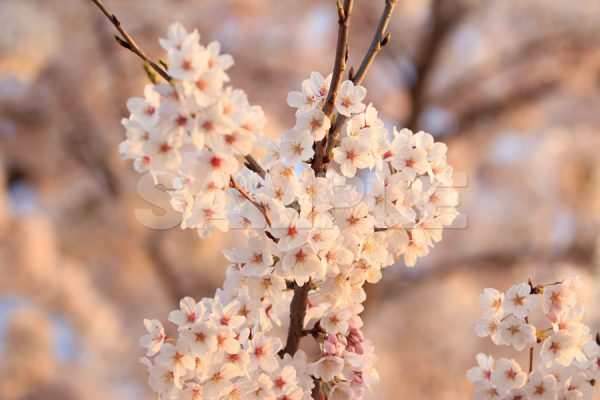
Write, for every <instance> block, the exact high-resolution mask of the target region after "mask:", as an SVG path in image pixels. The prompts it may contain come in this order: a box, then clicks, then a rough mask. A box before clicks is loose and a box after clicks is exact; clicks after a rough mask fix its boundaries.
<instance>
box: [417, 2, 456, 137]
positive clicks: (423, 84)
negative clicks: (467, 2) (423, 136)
mask: <svg viewBox="0 0 600 400" xmlns="http://www.w3.org/2000/svg"><path fill="white" fill-rule="evenodd" d="M465 15H467V9H466V7H465V6H463V5H461V4H459V3H458V2H456V1H454V0H451V1H447V0H433V4H432V8H431V31H430V33H429V35H426V36H425V39H424V40H423V43H421V45H420V46H418V48H420V49H422V51H421V53H420V54H418V55H417V56H416V57H415V61H414V64H415V72H416V77H415V82H413V84H412V86H411V87H410V99H411V103H412V107H411V111H410V114H409V116H408V118H407V120H406V123H405V126H406V127H407V128H409V129H411V130H413V131H416V130H417V129H418V127H419V126H418V124H419V117H420V116H421V112H422V111H423V109H424V106H425V104H426V90H427V85H428V83H429V78H430V76H431V73H432V72H433V71H434V70H435V67H436V65H435V64H436V61H437V59H438V56H439V53H440V52H441V50H442V46H443V44H444V43H445V41H446V39H447V37H448V36H449V35H450V33H451V32H452V31H453V30H454V28H455V27H456V26H457V25H458V24H459V22H460V21H461V20H462V19H463V18H464V16H465Z"/></svg>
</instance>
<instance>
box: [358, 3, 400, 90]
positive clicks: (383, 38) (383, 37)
mask: <svg viewBox="0 0 600 400" xmlns="http://www.w3.org/2000/svg"><path fill="white" fill-rule="evenodd" d="M397 4H398V0H386V2H385V8H384V9H383V14H381V18H380V19H379V24H377V29H376V30H375V35H373V40H372V41H371V46H369V50H367V53H366V54H365V57H364V58H363V60H362V63H361V64H360V67H359V68H358V71H356V74H355V75H354V79H353V82H354V84H356V85H360V84H361V83H362V81H363V79H364V78H365V75H366V74H367V72H368V71H369V68H371V64H373V60H375V57H377V54H379V52H380V51H381V48H382V47H384V46H385V45H386V44H387V43H388V42H389V40H390V38H391V34H390V33H389V32H388V33H386V31H387V27H388V25H389V23H390V19H391V17H392V13H393V12H394V8H396V5H397Z"/></svg>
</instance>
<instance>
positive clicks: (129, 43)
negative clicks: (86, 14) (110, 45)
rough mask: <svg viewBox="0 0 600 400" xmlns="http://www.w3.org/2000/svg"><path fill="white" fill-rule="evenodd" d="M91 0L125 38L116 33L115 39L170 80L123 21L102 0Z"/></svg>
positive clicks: (165, 78)
mask: <svg viewBox="0 0 600 400" xmlns="http://www.w3.org/2000/svg"><path fill="white" fill-rule="evenodd" d="M91 1H92V3H94V4H95V5H96V6H97V7H98V8H99V9H100V11H102V13H103V14H104V15H106V18H108V20H109V21H110V22H111V23H112V24H113V25H114V26H115V28H116V29H117V31H118V32H119V33H120V34H121V35H122V36H123V38H124V39H123V38H121V37H119V36H116V35H115V39H116V40H117V42H118V43H119V44H120V45H121V46H123V47H125V48H126V49H128V50H130V51H131V52H133V53H134V54H136V55H137V56H138V57H140V58H141V59H142V60H144V61H145V62H147V63H148V64H149V65H150V66H151V67H152V69H154V70H155V71H156V72H157V73H158V74H159V75H160V76H162V77H163V78H164V80H166V81H167V82H170V81H171V79H172V78H171V76H170V75H169V74H168V73H167V72H166V71H165V70H164V69H162V68H161V67H160V66H158V64H156V63H155V62H154V61H152V60H151V59H150V57H148V56H147V55H146V53H144V51H143V50H142V49H141V48H140V47H139V46H138V45H137V43H136V42H135V40H133V38H132V37H131V35H130V34H129V33H128V32H127V30H125V28H123V26H122V25H121V21H119V19H118V18H117V17H116V16H115V14H112V13H110V12H109V11H108V10H107V9H106V7H104V4H102V1H101V0H91Z"/></svg>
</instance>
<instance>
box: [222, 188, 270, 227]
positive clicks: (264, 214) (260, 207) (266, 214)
mask: <svg viewBox="0 0 600 400" xmlns="http://www.w3.org/2000/svg"><path fill="white" fill-rule="evenodd" d="M229 186H231V187H232V188H234V189H235V190H237V191H238V192H239V193H240V194H241V195H242V196H243V197H244V198H245V199H246V200H248V201H249V202H250V203H252V205H253V206H254V207H256V208H257V209H258V211H260V212H261V214H262V215H263V216H264V217H265V221H267V224H268V225H269V226H271V217H269V213H267V210H266V209H265V208H264V207H263V206H262V205H261V204H259V203H258V202H257V201H256V200H254V198H253V197H252V196H251V195H250V193H248V192H247V191H246V190H245V189H244V188H243V187H241V186H240V185H239V184H238V183H237V182H236V181H235V179H234V178H233V176H230V177H229Z"/></svg>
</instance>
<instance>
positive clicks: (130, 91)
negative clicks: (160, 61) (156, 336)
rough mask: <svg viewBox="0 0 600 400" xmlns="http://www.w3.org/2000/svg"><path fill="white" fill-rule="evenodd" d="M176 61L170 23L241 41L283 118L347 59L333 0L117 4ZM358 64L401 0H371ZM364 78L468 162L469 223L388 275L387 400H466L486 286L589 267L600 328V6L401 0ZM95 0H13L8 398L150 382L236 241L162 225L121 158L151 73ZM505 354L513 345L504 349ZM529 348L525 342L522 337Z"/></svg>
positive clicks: (592, 1)
mask: <svg viewBox="0 0 600 400" xmlns="http://www.w3.org/2000/svg"><path fill="white" fill-rule="evenodd" d="M105 1H106V4H107V6H108V7H109V8H110V9H112V10H113V11H114V12H115V13H116V14H117V15H119V16H120V18H121V19H122V21H123V23H124V24H125V26H126V27H128V28H129V30H130V31H131V33H132V34H133V36H134V37H136V38H137V39H138V42H139V43H140V45H142V47H143V48H145V49H146V50H147V51H148V52H149V53H150V54H151V55H152V56H153V57H155V58H158V57H160V55H161V53H160V49H159V47H158V45H157V40H156V39H157V38H158V37H159V36H161V35H163V34H164V31H165V29H166V27H167V25H168V24H169V23H170V22H172V21H181V22H183V23H184V24H185V25H186V26H188V27H190V28H193V27H197V28H198V30H199V31H200V33H201V35H202V38H203V41H207V40H212V39H218V40H220V41H221V42H222V43H223V47H224V49H225V50H226V51H228V52H230V53H231V54H233V55H234V57H235V59H236V65H235V66H234V68H233V69H232V71H231V75H232V78H233V81H234V84H235V85H236V86H239V87H242V88H244V89H245V90H246V91H247V92H248V94H249V97H250V100H251V101H252V102H253V103H255V104H260V105H262V106H263V107H264V109H265V111H266V113H267V115H268V118H269V122H268V125H267V131H268V133H269V134H270V135H277V134H278V133H280V132H282V130H283V129H284V128H285V127H286V126H289V124H290V123H291V121H292V120H293V110H291V109H289V108H288V107H287V106H286V104H285V98H286V94H287V92H288V91H289V90H291V89H296V88H297V87H298V86H299V84H300V81H301V80H302V79H304V78H305V77H307V76H308V75H309V73H310V71H312V70H317V71H320V72H322V73H324V74H325V73H327V72H328V71H329V69H330V68H331V67H330V66H331V65H332V63H333V49H334V45H335V32H336V29H337V28H336V19H335V2H334V1H333V0H302V1H293V0H286V1H284V0H270V1H268V0H237V1H234V0H211V1H208V0H205V1H198V0H195V1H192V0H143V1H142V0H138V1H134V0H105ZM355 3H356V7H355V12H354V15H353V18H352V28H351V30H352V33H351V50H350V54H351V56H350V63H351V64H354V65H356V63H357V62H358V60H359V59H360V57H361V55H362V53H363V52H364V50H365V49H366V47H367V45H368V42H369V40H370V36H371V32H372V30H373V28H374V25H375V23H376V21H377V19H378V17H379V12H380V10H381V8H382V4H383V0H356V2H355ZM391 25H392V28H391V30H392V36H393V39H392V42H391V43H390V45H389V46H388V47H386V48H385V49H384V51H383V52H382V54H381V56H380V57H379V59H378V60H377V61H376V64H375V66H374V67H373V69H372V71H371V73H370V75H369V77H368V78H367V79H366V81H365V85H366V86H367V88H368V90H369V95H368V100H369V101H373V102H374V103H375V104H376V106H377V107H378V108H379V109H380V110H381V114H382V116H383V118H384V119H385V121H386V123H388V124H390V125H393V124H397V125H398V126H405V125H408V126H409V127H411V128H415V127H417V128H424V129H427V130H429V131H431V132H432V133H434V134H436V135H437V136H438V138H439V140H443V141H445V142H446V143H447V144H448V146H449V159H450V162H451V163H452V164H453V165H454V166H455V167H456V169H457V171H460V172H462V173H464V175H463V178H464V177H466V179H461V180H462V181H463V182H464V183H466V185H465V187H463V188H461V189H460V191H461V198H462V204H461V207H460V210H461V211H462V213H463V214H465V215H466V218H467V219H466V222H467V227H466V228H465V229H451V230H448V231H446V232H445V234H444V236H445V237H444V241H443V242H442V243H441V244H440V245H438V246H437V247H436V248H435V250H433V251H432V254H431V255H430V256H429V257H427V258H426V259H423V260H420V262H419V263H418V265H417V267H416V268H415V269H414V270H407V269H405V268H404V267H403V266H402V265H398V266H394V267H392V268H390V269H388V270H387V271H386V273H385V276H384V281H383V282H382V283H381V284H380V285H379V286H377V287H371V288H369V290H370V293H371V296H370V300H369V301H368V305H367V310H366V312H365V320H366V325H367V329H366V331H367V334H368V336H370V337H371V338H372V339H373V340H374V341H375V345H376V347H377V353H378V355H379V357H380V361H379V370H380V372H381V377H382V383H381V384H380V385H379V386H377V387H376V388H375V393H374V394H373V395H372V396H371V398H372V399H411V400H451V399H468V398H469V397H470V394H471V386H470V384H469V383H468V382H467V381H466V379H465V378H464V373H465V370H466V369H467V368H468V367H470V366H471V365H472V364H473V363H474V356H475V354H476V352H478V351H481V350H483V351H491V350H493V349H492V348H491V347H490V346H489V344H488V342H487V341H486V340H480V339H477V338H476V337H475V335H474V333H473V327H474V324H475V321H476V319H477V317H478V308H477V305H476V298H477V295H478V293H479V291H480V290H481V289H482V288H484V287H487V286H495V287H499V288H506V287H508V285H510V284H511V283H512V282H517V281H524V280H526V279H527V278H529V277H531V278H532V279H534V280H535V281H536V282H542V281H554V280H556V279H559V278H561V277H564V276H567V275H573V274H579V275H581V276H582V277H583V278H584V282H585V287H584V290H583V292H582V301H583V302H584V303H585V304H586V305H587V306H588V310H589V312H588V314H587V321H588V322H589V323H590V324H591V325H592V326H594V328H595V329H599V328H600V310H599V309H598V307H597V305H598V304H599V302H600V278H599V276H600V275H599V274H600V241H599V240H598V232H599V231H600V229H599V226H600V2H599V1H598V0H577V1H573V0H561V1H558V0H496V1H492V0H485V1H475V0H473V1H455V0H441V1H436V0H434V2H433V3H430V2H429V1H426V0H400V5H399V6H398V10H397V12H396V15H395V17H394V18H393V21H392V24H391ZM112 33H113V31H112V26H110V25H109V24H108V22H107V21H106V20H105V19H103V17H102V16H101V15H100V14H99V13H98V11H97V10H96V9H95V8H94V7H93V6H92V4H91V2H89V1H87V0H57V1H52V2H50V1H44V0H37V1H36V0H0V188H1V190H0V354H1V356H0V399H2V400H5V399H6V400H15V399H28V400H29V399H48V400H51V399H65V400H68V399H86V400H94V399H102V400H112V399H123V400H137V399H149V398H151V396H150V393H149V391H148V390H147V388H146V385H145V376H144V368H143V367H142V366H140V365H139V364H138V357H139V356H141V355H142V351H141V350H140V348H139V347H138V345H137V338H138V337H139V336H140V334H141V333H142V324H141V319H142V318H143V317H158V318H161V319H166V314H167V312H168V310H169V309H172V308H174V307H175V305H176V304H177V300H178V298H179V297H180V296H183V295H184V294H187V295H192V296H194V297H196V298H200V297H202V296H206V295H211V294H212V293H213V291H214V289H215V287H216V286H218V285H219V284H220V282H221V281H222V279H223V271H224V260H223V258H222V257H221V256H220V253H221V249H222V247H223V246H224V245H226V244H227V242H228V241H232V239H231V237H229V238H228V237H227V236H218V237H215V238H213V239H211V240H210V241H201V240H200V239H199V238H198V237H197V236H196V235H195V234H194V232H191V231H181V230H179V229H177V228H176V229H171V230H166V231H156V230H150V229H148V228H145V227H144V226H142V225H141V224H140V223H139V222H138V221H137V220H136V219H135V216H134V209H136V208H140V207H142V208H147V207H148V205H147V204H145V203H144V201H143V200H142V198H141V197H140V196H139V195H138V194H137V192H136V182H137V176H136V174H135V173H134V172H133V170H132V167H131V165H130V163H129V162H125V161H122V160H120V159H119V156H118V153H117V145H118V143H119V141H120V140H121V139H122V137H123V131H122V129H121V127H120V125H119V120H120V118H121V117H123V116H125V113H126V109H125V107H124V104H125V101H126V99H127V98H128V97H130V96H133V95H138V94H139V93H141V90H142V87H143V85H144V83H145V77H144V73H143V71H142V68H141V64H140V62H139V61H138V60H137V59H136V58H134V56H133V55H131V54H129V53H128V52H127V51H125V50H123V49H122V48H119V47H118V46H117V45H116V44H115V42H114V40H113V39H112ZM496 354H500V353H496ZM504 354H510V353H508V352H507V353H504Z"/></svg>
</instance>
